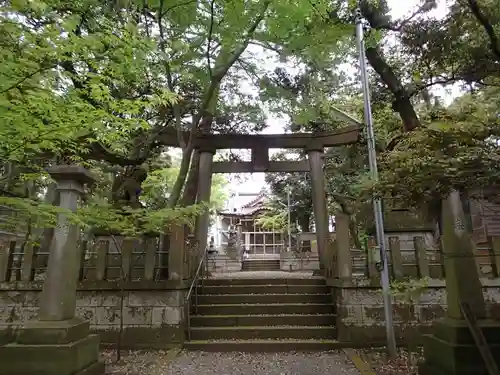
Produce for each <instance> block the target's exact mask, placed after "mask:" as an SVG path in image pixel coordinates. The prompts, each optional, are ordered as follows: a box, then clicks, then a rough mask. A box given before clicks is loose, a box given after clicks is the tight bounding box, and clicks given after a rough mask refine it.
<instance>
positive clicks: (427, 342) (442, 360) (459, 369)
mask: <svg viewBox="0 0 500 375" xmlns="http://www.w3.org/2000/svg"><path fill="white" fill-rule="evenodd" d="M423 344H424V358H425V364H424V365H423V367H424V368H427V370H428V371H432V369H436V368H437V369H440V370H441V374H443V375H469V374H470V375H472V374H483V373H484V374H487V371H486V367H485V365H484V361H483V358H482V357H481V353H480V352H479V349H478V348H477V347H476V346H475V345H474V344H456V343H450V342H447V341H444V340H441V339H440V338H438V337H436V336H434V335H424V337H423ZM489 347H490V350H491V352H492V354H493V357H494V358H495V360H496V361H497V365H499V366H500V345H498V344H491V345H489ZM429 368H430V369H431V370H429Z"/></svg>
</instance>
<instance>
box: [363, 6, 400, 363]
mask: <svg viewBox="0 0 500 375" xmlns="http://www.w3.org/2000/svg"><path fill="white" fill-rule="evenodd" d="M356 39H357V42H358V49H359V65H360V70H361V84H362V87H363V98H364V115H365V126H366V138H367V143H368V160H369V164H370V172H371V175H372V178H373V180H375V181H377V180H378V168H377V155H376V152H375V135H374V132H373V118H372V109H371V103H370V88H369V83H368V73H367V69H366V56H365V42H364V30H363V16H362V14H361V11H360V10H359V9H356ZM373 214H374V216H375V227H376V232H377V243H378V246H379V249H380V262H381V264H380V269H381V283H382V293H383V299H384V313H385V314H384V315H385V329H386V334H387V351H388V354H389V356H390V357H392V358H395V357H396V338H395V335H394V324H393V318H392V298H391V295H390V294H389V287H390V285H389V268H388V265H387V243H386V240H385V234H384V216H383V214H382V202H381V200H380V199H379V198H378V197H374V198H373Z"/></svg>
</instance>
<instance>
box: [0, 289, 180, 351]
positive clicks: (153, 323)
mask: <svg viewBox="0 0 500 375" xmlns="http://www.w3.org/2000/svg"><path fill="white" fill-rule="evenodd" d="M188 288H189V283H188V282H185V281H182V282H173V281H165V282H133V283H132V282H131V283H128V284H127V285H126V286H125V288H124V292H123V335H122V345H123V347H124V348H168V347H172V346H177V345H182V343H183V342H184V336H185V330H186V315H187V309H186V306H185V298H186V294H187V291H188ZM120 290H121V289H120V286H119V285H117V284H116V283H112V282H98V283H97V282H94V283H82V284H81V285H80V288H79V290H78V293H77V298H78V299H77V308H76V313H77V316H79V317H81V318H82V319H85V320H87V321H89V322H90V324H91V329H92V330H93V331H94V332H97V333H99V334H100V336H101V342H102V344H104V345H114V344H115V343H116V340H117V335H118V333H119V331H120V316H121V314H122V307H121V294H122V293H121V291H120ZM40 294H41V283H35V282H31V283H15V284H14V283H4V284H0V324H2V325H3V326H4V327H5V326H8V327H12V328H13V329H15V328H16V327H19V326H21V325H22V324H23V323H25V322H27V321H30V320H33V319H36V317H37V313H38V305H39V298H40Z"/></svg>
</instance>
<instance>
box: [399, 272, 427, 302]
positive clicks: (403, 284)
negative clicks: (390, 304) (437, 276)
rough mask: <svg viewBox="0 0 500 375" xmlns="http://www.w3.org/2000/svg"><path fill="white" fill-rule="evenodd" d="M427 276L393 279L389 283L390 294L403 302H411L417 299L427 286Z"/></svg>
mask: <svg viewBox="0 0 500 375" xmlns="http://www.w3.org/2000/svg"><path fill="white" fill-rule="evenodd" d="M429 280H430V279H429V278H428V277H424V278H422V279H408V280H403V281H393V282H392V283H391V285H390V294H391V295H392V296H393V297H395V298H397V299H398V300H399V301H400V302H403V303H408V304H409V303H412V302H414V301H415V300H416V299H418V298H419V297H420V296H421V295H422V293H424V292H425V290H426V289H427V288H428V287H429Z"/></svg>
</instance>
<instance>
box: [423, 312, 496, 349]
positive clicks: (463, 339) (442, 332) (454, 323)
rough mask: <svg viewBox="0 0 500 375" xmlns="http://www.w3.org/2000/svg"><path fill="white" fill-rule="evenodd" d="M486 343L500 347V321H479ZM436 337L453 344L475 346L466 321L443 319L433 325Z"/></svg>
mask: <svg viewBox="0 0 500 375" xmlns="http://www.w3.org/2000/svg"><path fill="white" fill-rule="evenodd" d="M477 324H478V326H479V327H480V328H481V330H482V331H483V335H484V337H485V339H486V342H488V343H490V344H498V345H500V321H495V320H486V319H484V320H478V321H477ZM433 333H434V335H435V336H436V337H437V338H439V339H441V340H444V341H446V342H449V343H453V344H472V345H473V344H474V338H473V337H472V334H471V332H470V330H469V327H468V326H467V323H466V322H465V321H464V320H458V319H452V318H443V319H439V320H437V321H436V322H434V324H433Z"/></svg>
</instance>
